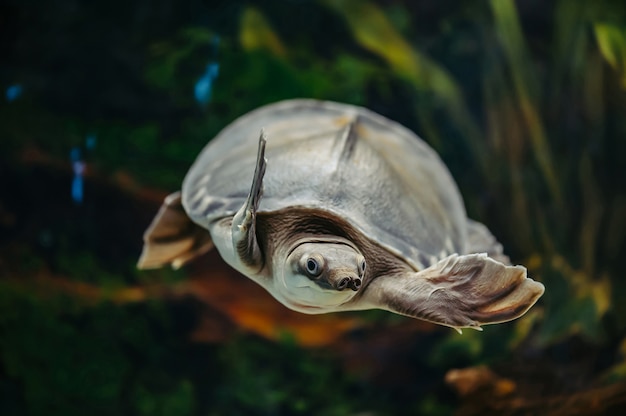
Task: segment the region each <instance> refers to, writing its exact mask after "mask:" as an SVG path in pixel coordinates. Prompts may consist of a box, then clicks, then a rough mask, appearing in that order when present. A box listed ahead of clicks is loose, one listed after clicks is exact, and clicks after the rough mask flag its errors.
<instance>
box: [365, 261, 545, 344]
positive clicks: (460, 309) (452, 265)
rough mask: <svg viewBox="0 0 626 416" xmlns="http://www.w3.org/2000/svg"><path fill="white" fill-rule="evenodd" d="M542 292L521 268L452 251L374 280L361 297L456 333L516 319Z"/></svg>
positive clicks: (538, 285)
mask: <svg viewBox="0 0 626 416" xmlns="http://www.w3.org/2000/svg"><path fill="white" fill-rule="evenodd" d="M543 291H544V287H543V285H542V284H541V283H538V282H535V281H534V280H532V279H530V278H528V277H526V268H524V267H522V266H506V265H504V264H502V263H500V262H498V261H495V260H493V259H492V258H490V257H488V256H487V255H486V254H485V253H482V254H468V255H464V256H459V255H457V254H453V255H451V256H449V257H447V258H445V259H443V260H441V261H440V262H438V263H437V264H435V265H433V266H431V267H429V268H427V269H425V270H422V271H421V272H418V273H415V272H404V273H401V274H399V275H391V276H382V277H379V278H377V279H374V281H372V283H371V284H370V285H369V287H368V288H367V294H366V298H365V299H364V300H365V301H366V302H369V303H372V304H373V305H374V306H376V307H378V308H381V309H386V310H389V311H392V312H396V313H399V314H402V315H408V316H412V317H415V318H419V319H423V320H426V321H430V322H434V323H437V324H441V325H446V326H449V327H452V328H455V329H456V330H457V331H459V332H460V331H461V328H474V329H480V326H481V325H484V324H495V323H500V322H506V321H510V320H513V319H516V318H519V317H520V316H522V315H523V314H524V313H526V311H527V310H528V309H529V308H530V307H531V306H532V305H534V304H535V302H536V301H537V299H539V297H540V296H541V295H542V294H543Z"/></svg>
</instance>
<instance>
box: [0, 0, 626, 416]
mask: <svg viewBox="0 0 626 416" xmlns="http://www.w3.org/2000/svg"><path fill="white" fill-rule="evenodd" d="M0 56H2V58H1V60H0V88H2V92H3V93H4V96H3V97H0V415H50V416H52V415H181V416H184V415H202V416H204V415H296V414H303V415H307V414H320V415H392V414H428V415H447V414H457V415H474V414H510V415H517V414H519V415H522V414H546V415H576V414H580V415H588V414H623V413H622V412H623V411H624V410H625V409H626V266H625V263H626V5H625V4H624V2H623V1H622V0H614V1H610V0H597V1H582V0H581V1H579V0H551V1H541V0H520V1H512V0H490V1H488V0H485V1H466V2H459V1H454V0H437V1H433V0H414V1H412V0H369V1H360V0H318V1H313V0H266V1H257V2H251V1H239V0H214V1H210V0H204V1H202V0H191V1H185V2H183V1H178V2H177V1H173V0H152V1H147V0H135V1H120V0H107V1H103V0H91V1H86V0H83V1H80V0H58V1H54V2H43V1H35V0H6V1H4V2H2V4H0ZM295 97H312V98H320V99H328V100H336V101H341V102H347V103H352V104H356V105H362V106H365V107H367V108H370V109H372V110H374V111H376V112H379V113H381V114H383V115H385V116H387V117H389V118H391V119H393V120H396V121H398V122H400V123H402V124H404V125H405V126H407V127H409V128H410V129H411V130H413V131H415V132H416V133H417V134H418V135H420V136H421V137H422V138H423V139H424V140H425V141H427V142H428V143H429V144H430V145H431V146H433V147H434V148H435V149H436V150H437V152H438V153H439V154H440V155H441V157H442V159H443V160H444V161H445V162H446V164H447V166H448V167H449V168H450V170H451V172H452V174H453V176H454V177H455V179H456V181H457V183H458V184H459V187H460V189H461V192H462V194H463V197H464V200H465V203H466V207H467V210H468V213H469V216H470V217H472V218H474V219H476V220H479V221H481V222H483V223H485V224H486V225H487V226H488V227H489V228H490V229H491V230H492V232H493V233H494V234H495V235H496V236H497V238H498V239H499V240H500V241H501V242H502V243H503V245H504V248H505V252H506V253H507V254H508V255H509V256H510V257H511V259H512V261H513V262H514V263H518V264H524V265H525V266H527V267H528V270H529V275H530V276H531V277H532V278H533V279H535V280H538V281H541V282H542V283H543V284H544V285H545V286H546V292H545V294H544V296H543V297H542V298H541V299H540V300H539V302H538V304H537V305H535V306H534V307H533V308H532V309H531V310H530V311H529V312H528V313H527V314H526V315H525V316H524V317H523V318H521V319H519V320H516V321H513V322H510V323H506V324H501V325H495V326H487V327H485V328H484V331H483V332H477V331H471V330H466V331H464V333H463V334H462V335H459V334H457V333H456V332H455V331H453V330H451V329H449V328H445V327H437V326H434V325H431V324H429V323H426V322H422V321H417V320H413V319H409V318H404V317H401V316H397V315H393V314H390V313H386V312H382V311H367V312H359V313H342V314H331V315H322V316H308V315H302V314H298V313H295V312H291V311H289V310H287V309H285V308H284V307H282V306H281V305H280V304H279V303H278V302H277V301H275V300H274V299H273V298H271V297H270V295H269V294H267V293H266V292H265V291H264V290H263V289H261V288H260V287H257V286H256V285H255V284H254V283H253V282H251V281H250V280H248V279H246V278H244V277H242V276H240V275H238V274H236V273H235V272H233V271H232V270H230V268H229V267H228V266H226V265H225V264H224V263H223V262H222V261H221V259H220V258H219V256H218V255H217V254H216V253H215V252H212V253H210V254H208V255H206V256H204V257H203V258H202V259H199V260H197V261H194V262H193V263H191V264H190V265H189V266H186V267H184V268H183V269H182V270H178V271H173V270H170V269H162V270H154V271H142V272H140V271H138V270H136V267H135V264H136V261H137V258H138V256H139V253H140V250H141V246H142V234H143V231H144V230H145V228H146V227H147V226H148V224H149V223H150V221H151V219H152V217H153V216H154V214H155V213H156V211H157V210H158V207H159V205H160V204H161V202H162V200H163V198H164V197H165V196H166V195H167V194H168V193H170V192H173V191H175V190H177V189H179V187H180V184H181V181H182V178H183V177H184V174H185V173H186V171H187V169H188V168H189V166H190V165H191V163H192V162H193V160H194V159H195V157H196V156H197V154H198V152H199V151H200V150H201V149H202V147H203V146H204V145H205V144H206V142H207V141H208V140H210V139H211V138H212V137H214V135H215V134H216V133H217V132H218V131H219V130H220V129H222V128H223V127H225V126H226V125H227V124H228V123H229V122H230V121H232V120H234V119H235V118H237V117H238V116H240V115H242V114H244V113H245V112H247V111H249V110H252V109H254V108H256V107H258V106H260V105H263V104H266V103H270V102H274V101H277V100H281V99H287V98H295Z"/></svg>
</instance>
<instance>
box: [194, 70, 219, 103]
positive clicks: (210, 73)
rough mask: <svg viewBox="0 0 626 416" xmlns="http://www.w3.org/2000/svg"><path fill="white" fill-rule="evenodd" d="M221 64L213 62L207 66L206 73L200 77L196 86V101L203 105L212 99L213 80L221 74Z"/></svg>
mask: <svg viewBox="0 0 626 416" xmlns="http://www.w3.org/2000/svg"><path fill="white" fill-rule="evenodd" d="M219 69H220V68H219V64H217V63H216V62H211V63H210V64H208V65H207V66H206V70H205V71H204V74H202V76H201V77H200V78H199V79H198V82H196V85H195V87H194V95H195V97H196V101H198V103H200V104H202V105H206V104H208V103H209V101H210V100H211V94H212V92H213V82H214V81H215V78H217V76H218V74H219Z"/></svg>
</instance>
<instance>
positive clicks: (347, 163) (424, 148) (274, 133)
mask: <svg viewBox="0 0 626 416" xmlns="http://www.w3.org/2000/svg"><path fill="white" fill-rule="evenodd" d="M261 129H263V130H264V131H265V133H266V136H267V147H266V159H267V170H266V173H265V177H264V179H263V186H264V188H263V189H264V191H263V197H262V199H261V203H260V206H259V208H258V211H257V212H273V211H278V210H284V209H289V208H290V207H304V208H312V209H317V210H325V211H327V212H330V213H332V214H335V215H338V216H339V217H341V218H343V219H345V220H346V221H347V222H348V223H349V224H351V225H352V226H353V227H355V228H356V229H357V230H359V231H361V232H362V233H363V234H364V235H365V236H366V237H368V238H370V239H371V240H373V241H375V242H376V243H378V244H380V245H381V246H383V247H384V248H386V249H387V250H389V251H390V252H392V253H394V254H395V255H397V256H400V257H402V258H403V259H405V260H406V262H407V263H408V264H410V265H411V266H412V267H413V268H415V269H416V270H420V269H423V268H426V267H428V266H430V265H432V264H433V263H434V262H436V261H437V260H439V259H441V258H443V257H446V256H448V255H449V254H452V253H459V254H464V252H465V248H466V239H467V219H466V213H465V208H464V206H463V201H462V199H461V196H460V194H459V191H458V189H457V186H456V184H455V183H454V181H453V179H452V177H451V175H450V173H449V171H448V169H447V168H446V167H445V165H444V164H443V162H442V161H441V159H440V158H439V156H438V155H437V154H436V153H435V152H434V151H433V150H432V149H431V148H430V147H429V146H428V145H427V144H426V143H425V142H424V141H422V140H421V139H420V138H419V137H418V136H416V135H415V134H414V133H412V132H411V131H410V130H408V129H407V128H405V127H403V126H401V125H399V124H398V123H395V122H393V121H391V120H389V119H387V118H385V117H383V116H381V115H379V114H376V113H374V112H372V111H369V110H367V109H365V108H362V107H356V106H352V105H347V104H339V103H334V102H328V101H317V100H308V99H298V100H288V101H282V102H279V103H275V104H271V105H267V106H264V107H261V108H259V109H257V110H254V111H252V112H250V113H248V114H245V115H243V116H242V117H240V118H239V119H237V120H235V121H234V122H233V123H231V124H230V125H229V126H227V127H226V128H224V129H223V130H222V131H221V132H220V133H219V134H218V135H217V136H216V137H215V138H214V139H213V140H211V141H210V142H209V143H208V144H207V145H206V147H205V148H204V149H203V150H202V152H201V153H200V155H199V156H198V158H197V160H196V161H195V163H194V164H193V166H192V167H191V169H190V170H189V172H188V174H187V176H186V177H185V180H184V183H183V188H182V201H183V206H184V207H185V210H186V211H187V214H188V215H189V216H190V218H191V219H192V220H193V221H194V222H196V223H197V224H199V225H201V226H203V227H205V228H207V229H209V226H210V224H211V223H212V222H213V221H216V220H219V219H221V218H224V217H230V216H233V215H234V214H235V213H236V212H237V211H238V210H239V209H240V208H241V207H242V205H243V204H244V202H245V200H246V197H247V196H248V192H249V191H250V187H251V183H252V178H253V174H254V169H255V163H256V156H257V145H258V140H259V135H260V133H261Z"/></svg>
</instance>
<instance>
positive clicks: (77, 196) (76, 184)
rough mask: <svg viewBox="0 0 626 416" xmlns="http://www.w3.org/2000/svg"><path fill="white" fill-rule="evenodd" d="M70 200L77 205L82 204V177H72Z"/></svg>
mask: <svg viewBox="0 0 626 416" xmlns="http://www.w3.org/2000/svg"><path fill="white" fill-rule="evenodd" d="M72 199H73V200H74V202H76V203H77V204H82V202H83V177H82V176H74V179H72Z"/></svg>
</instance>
